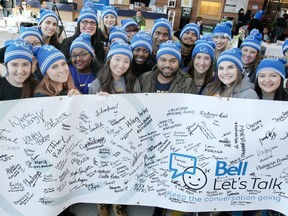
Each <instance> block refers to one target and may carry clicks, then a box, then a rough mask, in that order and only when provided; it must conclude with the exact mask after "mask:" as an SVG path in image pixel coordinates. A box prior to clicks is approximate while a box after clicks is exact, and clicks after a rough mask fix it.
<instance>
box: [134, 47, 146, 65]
mask: <svg viewBox="0 0 288 216" xmlns="http://www.w3.org/2000/svg"><path fill="white" fill-rule="evenodd" d="M149 55H150V54H149V51H148V50H147V49H146V48H145V47H142V46H139V47H136V48H135V49H134V50H133V59H134V61H135V62H136V63H137V64H144V63H145V62H146V60H147V59H148V58H149Z"/></svg>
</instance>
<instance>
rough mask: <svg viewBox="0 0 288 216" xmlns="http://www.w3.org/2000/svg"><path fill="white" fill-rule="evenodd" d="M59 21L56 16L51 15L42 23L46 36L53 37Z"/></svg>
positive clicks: (43, 32)
mask: <svg viewBox="0 0 288 216" xmlns="http://www.w3.org/2000/svg"><path fill="white" fill-rule="evenodd" d="M57 27H58V22H57V20H56V18H55V17H52V16H49V17H47V18H46V19H44V20H43V22H42V23H41V24H40V28H41V31H42V34H43V36H44V37H51V36H52V35H54V34H55V32H56V30H57Z"/></svg>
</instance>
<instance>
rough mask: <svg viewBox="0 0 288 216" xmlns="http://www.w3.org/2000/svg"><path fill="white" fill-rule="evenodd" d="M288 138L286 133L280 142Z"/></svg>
mask: <svg viewBox="0 0 288 216" xmlns="http://www.w3.org/2000/svg"><path fill="white" fill-rule="evenodd" d="M287 138H288V132H286V134H285V136H284V137H283V138H280V140H285V139H287Z"/></svg>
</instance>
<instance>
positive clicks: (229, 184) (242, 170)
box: [213, 161, 282, 190]
mask: <svg viewBox="0 0 288 216" xmlns="http://www.w3.org/2000/svg"><path fill="white" fill-rule="evenodd" d="M247 167H248V162H240V163H239V164H237V165H235V166H230V167H229V166H228V165H227V163H226V162H225V161H217V162H216V170H215V176H217V177H220V176H225V175H228V176H231V177H232V176H245V175H246V173H247ZM281 184H282V182H279V181H278V178H265V180H264V179H262V178H259V177H252V178H251V179H249V180H241V178H240V177H239V178H231V179H229V180H224V181H219V180H217V179H214V186H213V189H214V190H231V189H247V188H251V189H260V190H264V189H273V190H274V189H276V190H277V189H279V190H281V187H280V185H281Z"/></svg>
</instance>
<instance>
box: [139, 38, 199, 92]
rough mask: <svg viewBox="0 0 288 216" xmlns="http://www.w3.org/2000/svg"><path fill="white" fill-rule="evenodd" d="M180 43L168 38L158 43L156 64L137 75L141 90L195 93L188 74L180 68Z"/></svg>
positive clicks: (194, 87) (194, 86) (195, 90)
mask: <svg viewBox="0 0 288 216" xmlns="http://www.w3.org/2000/svg"><path fill="white" fill-rule="evenodd" d="M180 49H181V44H180V43H179V42H173V41H171V40H168V41H167V42H164V43H162V44H161V45H160V47H159V50H158V52H157V55H156V61H157V65H156V66H155V67H154V68H153V69H152V71H148V72H146V73H144V74H142V75H141V76H140V77H139V81H140V85H141V91H142V92H154V93H191V94H197V88H196V85H195V83H194V81H193V79H192V78H191V76H190V75H189V74H187V73H186V72H184V71H183V70H182V69H180V67H179V64H180V62H181V51H180Z"/></svg>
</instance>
